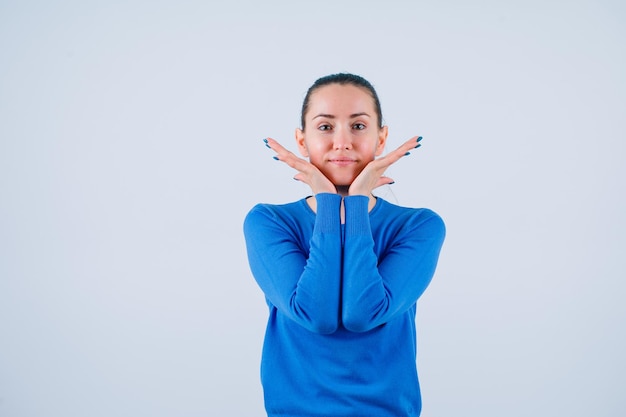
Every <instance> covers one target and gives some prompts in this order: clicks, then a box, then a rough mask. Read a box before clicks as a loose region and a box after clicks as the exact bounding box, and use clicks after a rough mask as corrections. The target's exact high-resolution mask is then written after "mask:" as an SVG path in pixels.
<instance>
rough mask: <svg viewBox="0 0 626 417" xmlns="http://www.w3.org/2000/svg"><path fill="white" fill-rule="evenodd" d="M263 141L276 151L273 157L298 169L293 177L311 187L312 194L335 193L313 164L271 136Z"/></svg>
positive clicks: (331, 185) (333, 188)
mask: <svg viewBox="0 0 626 417" xmlns="http://www.w3.org/2000/svg"><path fill="white" fill-rule="evenodd" d="M263 141H264V142H265V145H266V146H267V147H268V148H270V149H272V150H273V151H275V152H276V156H275V157H274V159H276V160H278V161H281V162H284V163H286V164H287V165H289V166H290V167H291V168H293V169H295V170H296V171H298V173H297V174H296V175H294V177H293V178H294V179H296V180H298V181H302V182H303V183H305V184H307V185H308V186H309V187H311V190H312V191H313V194H314V195H315V194H319V193H333V194H336V193H337V189H336V188H335V185H334V184H333V183H332V182H331V181H330V180H329V179H328V178H326V177H325V176H324V174H322V172H321V171H320V170H319V169H317V167H316V166H315V165H313V164H312V163H310V162H309V161H307V160H306V159H302V158H299V157H298V156H296V155H295V154H294V153H292V152H290V151H288V150H287V149H285V148H284V147H283V146H282V145H281V144H280V143H278V142H276V141H275V140H274V139H272V138H267V139H264V140H263Z"/></svg>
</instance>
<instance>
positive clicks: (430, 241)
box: [342, 196, 445, 332]
mask: <svg viewBox="0 0 626 417" xmlns="http://www.w3.org/2000/svg"><path fill="white" fill-rule="evenodd" d="M344 202H345V210H346V235H345V244H344V260H343V268H344V269H343V274H344V275H343V279H344V281H343V300H342V320H343V325H344V326H345V327H346V329H348V330H351V331H354V332H365V331H368V330H371V329H373V328H375V327H377V326H380V325H381V324H384V323H386V322H388V321H390V320H392V319H393V318H395V317H396V316H397V315H399V314H402V313H404V312H406V311H407V310H408V309H409V308H411V307H412V306H413V304H415V302H416V301H417V299H418V298H419V297H420V295H421V294H422V293H423V292H424V290H425V289H426V287H427V286H428V284H429V283H430V281H431V279H432V277H433V275H434V272H435V267H436V266H437V260H438V258H439V252H440V249H441V246H442V244H443V239H444V236H445V226H444V223H443V221H442V220H441V218H440V217H439V216H438V215H437V214H435V213H434V212H432V211H430V210H422V211H421V212H420V213H419V215H417V214H416V215H415V216H412V217H411V218H410V220H409V221H407V223H406V224H404V225H403V226H402V228H401V230H400V231H399V232H398V233H397V234H396V235H395V236H394V237H393V239H394V240H393V242H390V243H389V245H388V250H387V251H386V252H385V253H384V254H382V256H381V258H380V259H378V257H377V255H376V253H375V251H374V239H373V237H372V230H371V226H370V220H369V213H368V207H367V205H368V198H367V197H365V196H350V197H346V198H345V200H344ZM416 213H417V212H416Z"/></svg>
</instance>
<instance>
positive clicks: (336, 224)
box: [315, 193, 341, 233]
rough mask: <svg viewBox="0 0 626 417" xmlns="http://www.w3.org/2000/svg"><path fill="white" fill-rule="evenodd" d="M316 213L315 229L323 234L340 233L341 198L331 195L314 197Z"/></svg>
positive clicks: (324, 194)
mask: <svg viewBox="0 0 626 417" xmlns="http://www.w3.org/2000/svg"><path fill="white" fill-rule="evenodd" d="M315 201H316V203H317V213H316V216H315V228H316V229H317V230H319V231H320V232H323V233H340V232H341V228H340V224H341V217H340V210H341V196H340V195H339V194H333V193H319V194H316V195H315Z"/></svg>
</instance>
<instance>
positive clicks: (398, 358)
mask: <svg viewBox="0 0 626 417" xmlns="http://www.w3.org/2000/svg"><path fill="white" fill-rule="evenodd" d="M316 199H317V214H316V213H314V212H313V211H312V210H311V209H310V207H309V206H308V204H307V203H306V200H305V199H302V200H299V201H296V202H293V203H289V204H284V205H268V204H259V205H257V206H255V207H254V208H253V209H252V210H251V211H250V212H249V213H248V215H247V217H246V219H245V222H244V233H245V238H246V246H247V251H248V260H249V263H250V268H251V270H252V273H253V275H254V278H255V279H256V281H257V282H258V284H259V286H260V287H261V289H262V290H263V292H264V293H265V297H266V300H267V304H268V306H269V320H268V324H267V330H266V334H265V342H264V345H263V357H262V361H261V380H262V384H263V391H264V397H265V408H266V410H267V413H268V415H269V416H289V417H322V416H324V417H328V416H332V417H344V416H346V417H347V416H355V417H356V416H358V417H384V416H390V417H391V416H393V417H400V416H419V414H420V411H421V398H420V390H419V383H418V378H417V369H416V363H415V360H416V333H415V309H416V301H417V299H418V298H419V296H420V295H421V294H422V293H423V292H424V290H425V289H426V287H427V286H428V284H429V283H430V281H431V278H432V276H433V274H434V272H435V267H436V265H437V259H438V257H439V251H440V249H441V245H442V244H443V240H444V235H445V227H444V224H443V222H442V220H441V218H440V217H439V216H438V215H437V214H435V213H434V212H432V211H430V210H428V209H412V208H405V207H399V206H396V205H393V204H391V203H389V202H387V201H385V200H383V199H381V198H378V199H377V202H376V205H375V206H374V208H373V209H372V211H371V212H369V213H368V198H367V197H365V196H350V197H345V198H343V201H344V206H345V224H341V220H340V207H341V201H342V197H341V196H339V195H337V194H318V195H317V196H316Z"/></svg>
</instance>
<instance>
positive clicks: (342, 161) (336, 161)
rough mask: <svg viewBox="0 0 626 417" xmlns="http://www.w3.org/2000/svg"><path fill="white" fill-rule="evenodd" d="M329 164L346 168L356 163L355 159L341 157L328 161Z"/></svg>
mask: <svg viewBox="0 0 626 417" xmlns="http://www.w3.org/2000/svg"><path fill="white" fill-rule="evenodd" d="M329 162H330V163H332V164H335V165H339V166H348V165H352V164H354V163H356V159H352V158H345V157H342V158H333V159H330V160H329Z"/></svg>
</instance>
